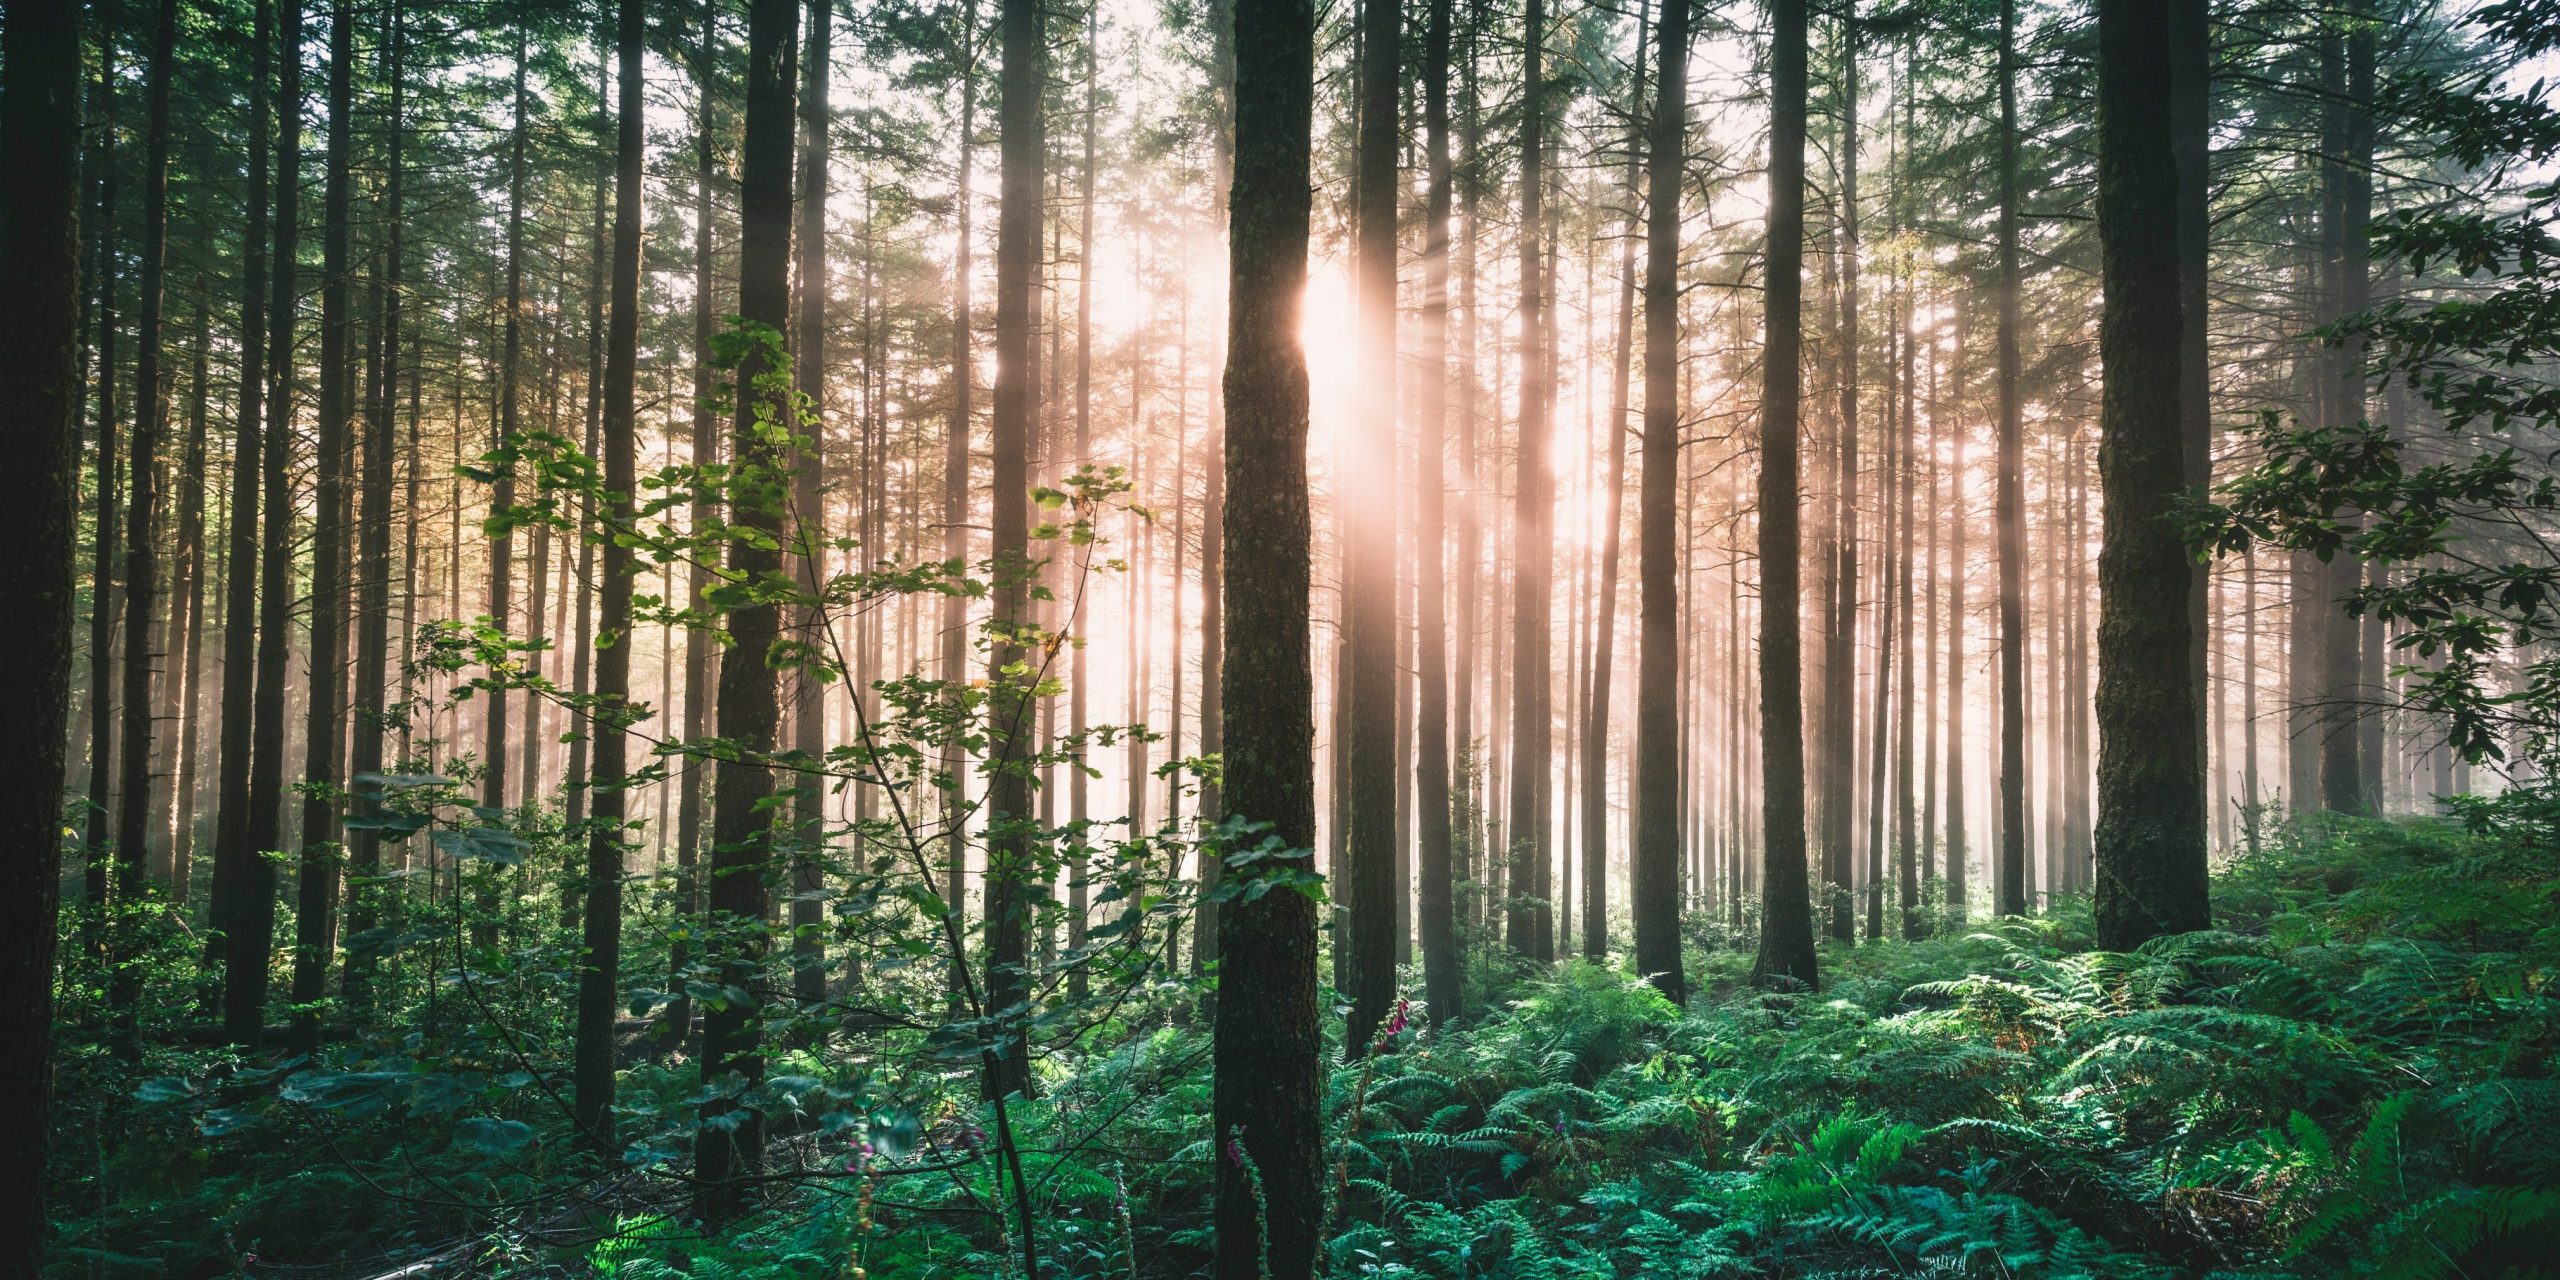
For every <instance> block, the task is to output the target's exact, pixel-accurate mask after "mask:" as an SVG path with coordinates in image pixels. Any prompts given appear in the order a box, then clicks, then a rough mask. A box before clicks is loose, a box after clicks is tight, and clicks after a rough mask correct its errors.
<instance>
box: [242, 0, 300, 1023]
mask: <svg viewBox="0 0 2560 1280" xmlns="http://www.w3.org/2000/svg"><path fill="white" fill-rule="evenodd" d="M277 16H278V21H277V24H276V44H275V47H276V49H277V51H278V52H279V53H280V54H281V55H282V56H281V57H280V58H279V59H278V61H277V68H276V70H277V90H276V103H277V108H278V119H277V138H276V201H275V213H276V227H275V231H276V248H275V256H274V257H273V258H272V259H271V260H270V261H271V265H272V267H273V276H274V280H273V284H274V286H275V288H274V292H273V293H272V294H270V295H269V297H268V300H267V320H268V324H269V326H270V327H269V329H268V333H267V374H268V383H267V388H266V393H265V395H264V396H262V397H261V399H263V400H264V401H265V403H266V427H265V430H264V431H262V432H261V433H260V439H259V450H260V452H259V467H260V471H261V474H262V478H261V480H260V488H261V490H262V492H263V498H264V501H263V506H262V508H261V513H260V514H261V520H262V524H261V528H260V538H261V540H262V548H261V551H260V553H259V561H258V600H259V604H258V677H257V687H256V689H255V691H254V693H253V695H252V699H251V701H252V703H253V712H254V717H253V718H254V721H255V725H256V728H255V732H254V738H253V741H252V745H251V748H250V763H249V857H250V861H251V863H252V864H253V865H252V867H251V877H250V879H249V881H248V884H249V890H248V892H246V893H244V894H243V895H242V896H241V901H240V904H239V916H238V925H239V927H238V928H237V929H236V930H235V931H234V932H233V934H232V936H231V940H230V942H229V944H228V945H229V950H228V951H227V953H226V955H227V957H228V961H229V965H230V972H229V977H228V980H227V982H226V987H225V996H224V1010H225V1011H224V1016H223V1022H224V1025H225V1028H226V1030H227V1031H228V1033H229V1036H230V1038H231V1040H232V1042H233V1043H235V1044H239V1045H243V1046H248V1045H255V1044H258V1043H259V1042H260V1041H261V1040H262V1039H263V1038H264V1035H265V1029H266V1005H267V988H268V981H269V980H268V961H269V957H270V955H271V953H272V952H273V951H274V949H275V924H276V869H275V864H274V863H273V862H271V861H269V860H268V856H267V855H269V854H274V853H280V852H282V851H283V846H284V745H285V681H286V678H287V676H288V674H289V673H288V671H287V661H288V659H289V657H290V640H291V637H292V631H293V606H294V597H293V506H294V503H293V486H292V480H291V478H290V472H289V471H288V470H287V464H288V462H289V460H290V455H291V452H292V447H293V376H294V375H293V348H294V336H293V335H294V321H295V319H296V318H297V316H296V306H297V301H296V300H297V299H298V298H299V296H300V293H301V271H300V267H299V255H300V250H299V249H298V248H297V247H296V246H297V244H298V242H299V240H300V238H301V233H302V213H301V204H302V198H301V197H302V3H301V0H286V3H285V4H284V5H283V6H282V7H281V8H280V9H279V10H278V11H277Z"/></svg>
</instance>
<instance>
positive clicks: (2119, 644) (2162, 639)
mask: <svg viewBox="0 0 2560 1280" xmlns="http://www.w3.org/2000/svg"><path fill="white" fill-rule="evenodd" d="M2167 43H2168V41H2167V36H2166V32H2165V30H2164V28H2163V27H2162V25H2161V24H2160V22H2159V20H2158V15H2157V12H2156V10H2154V9H2152V8H2151V7H2149V6H2146V5H2142V4H2139V3H2135V2H2134V0H2099V4H2098V147H2099V151H2098V234H2099V252H2100V266H2101V284H2102V287H2103V288H2104V290H2105V298H2106V303H2105V310H2104V311H2103V312H2102V313H2101V315H2100V318H2099V329H2098V344H2099V346H2098V350H2099V359H2100V360H2101V361H2102V362H2103V367H2104V372H2105V378H2106V384H2105V392H2104V399H2103V401H2102V407H2101V413H2102V414H2103V418H2102V421H2101V430H2102V431H2103V433H2104V438H2105V444H2104V447H2103V448H2102V449H2101V451H2100V453H2099V458H2098V473H2099V480H2100V484H2101V485H2102V486H2103V489H2104V494H2103V497H2104V501H2105V527H2104V533H2103V539H2104V540H2103V543H2102V546H2101V550H2100V552H2099V559H2098V599H2099V616H2100V622H2099V630H2098V666H2099V671H2100V679H2099V681H2098V757H2099V758H2098V827H2097V854H2098V883H2097V894H2098V897H2097V917H2098V945H2100V946H2102V947H2105V948H2107V949H2109V950H2117V951H2122V950H2130V949H2131V948H2133V947H2135V946H2137V945H2139V944H2141V943H2142V942H2143V941H2145V940H2146V939H2149V938H2152V937H2155V936H2158V935H2160V934H2163V933H2179V932H2185V931H2188V930H2193V929H2201V928H2204V927H2205V926H2206V924H2207V923H2208V915H2207V910H2206V883H2205V830H2204V824H2205V814H2204V794H2203V790H2204V774H2203V770H2202V767H2201V762H2200V761H2199V760H2197V759H2196V755H2197V751H2198V748H2199V746H2200V745H2201V744H2200V743H2199V742H2198V740H2197V737H2196V733H2195V724H2196V719H2195V683H2194V681H2193V679H2192V678H2191V675H2190V670H2189V666H2188V655H2189V642H2190V638H2191V637H2190V634H2189V620H2188V616H2187V611H2188V609H2189V608H2190V606H2191V604H2192V601H2193V596H2192V593H2191V592H2190V590H2189V587H2188V577H2189V575H2191V574H2193V573H2194V572H2195V566H2194V565H2193V564H2192V563H2191V562H2190V561H2189V560H2188V558H2187V554H2186V549H2185V546H2184V545H2183V543H2182V542H2181V541H2180V539H2179V536H2178V532H2177V529H2176V528H2175V527H2174V526H2173V525H2171V524H2170V523H2169V521H2168V519H2167V518H2166V517H2167V515H2168V512H2169V505H2170V503H2171V501H2172V499H2173V498H2174V496H2175V494H2176V491H2177V490H2178V489H2179V487H2180V484H2181V481H2182V480H2183V478H2184V474H2185V461H2184V441H2183V435H2184V432H2183V424H2182V422H2181V419H2180V416H2179V388H2178V361H2179V355H2178V349H2179V341H2180V331H2181V326H2182V325H2184V324H2185V323H2186V322H2187V321H2186V318H2185V316H2184V314H2183V311H2182V308H2181V305H2180V303H2179V292H2178V291H2179V279H2178V274H2179V265H2180V264H2179V253H2178V235H2177V186H2178V175H2177V164H2176V160H2175V156H2174V154H2173V151H2174V148H2173V147H2172V145H2171V137H2172V130H2171V128H2170V93H2169V75H2168V65H2167V64H2168V49H2167V48H2166V47H2165V46H2166V45H2167Z"/></svg>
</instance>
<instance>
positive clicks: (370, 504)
mask: <svg viewBox="0 0 2560 1280" xmlns="http://www.w3.org/2000/svg"><path fill="white" fill-rule="evenodd" d="M404 24H405V15H404V13H403V11H402V10H401V8H400V6H398V5H393V6H391V9H390V14H389V17H388V26H389V28H390V29H389V31H388V32H387V33H386V35H387V43H388V46H389V51H388V53H387V54H386V56H385V61H384V67H385V74H386V78H387V79H389V81H390V82H391V119H390V128H389V129H387V130H386V131H385V132H386V134H387V135H388V142H387V154H386V155H385V156H384V161H383V163H384V169H385V177H384V181H383V196H382V211H381V212H382V219H383V231H384V235H385V243H384V247H383V264H382V277H381V278H380V279H379V280H378V281H377V282H376V285H375V288H376V292H377V293H378V294H379V296H380V301H381V328H380V332H379V333H378V334H377V335H376V338H377V340H378V341H379V342H380V343H381V348H382V360H381V367H380V371H379V373H378V374H377V376H376V378H375V381H374V386H373V391H372V396H371V400H372V404H371V408H372V413H371V414H370V416H369V420H368V421H367V423H366V425H365V437H364V484H363V491H362V493H361V495H360V497H359V501H360V502H361V503H362V509H361V511H360V512H359V513H358V516H357V532H356V543H357V551H356V558H357V563H356V591H357V600H356V647H355V657H356V675H355V715H354V717H353V719H354V728H355V746H354V750H353V751H351V752H350V753H349V762H348V775H349V778H350V780H351V782H352V784H353V790H354V792H355V795H356V803H357V805H358V812H360V813H370V812H371V811H372V809H373V808H374V806H373V803H372V801H371V798H370V792H371V790H372V789H371V788H370V787H368V786H367V784H366V783H365V782H364V777H365V775H367V774H371V773H379V772H380V771H381V770H382V747H383V730H384V716H385V713H386V711H387V710H388V708H387V706H386V700H387V698H388V696H389V694H388V679H389V662H390V658H391V654H390V647H391V472H392V468H393V465H394V464H393V454H394V450H393V448H392V440H393V432H392V413H393V409H392V406H393V402H394V400H395V398H396V389H397V387H398V383H399V356H400V326H401V320H402V316H401V308H400V301H401V299H400V290H401V280H400V275H401V271H402V268H403V263H402V251H403V249H404V247H405V246H404V245H403V243H402V233H403V220H404V217H405V209H404V207H403V203H402V199H403V196H402V190H401V183H402V179H403V178H404V176H405V175H404V174H403V172H402V160H401V146H402V142H403V141H404V137H403V131H404V129H405V128H406V123H407V122H406V121H405V119H404V118H403V115H402V108H403V103H404V86H403V83H402V80H403V74H404V72H403V67H402V62H401V58H402V52H403V51H402V47H401V46H402V43H403V40H404V38H405V25H404ZM347 844H348V855H349V856H348V866H349V868H350V876H351V883H350V884H349V885H348V889H347V939H348V943H347V945H348V948H349V949H348V954H347V961H346V964H347V968H346V978H345V982H346V997H347V1004H348V1006H349V1007H350V1008H355V1009H361V1008H364V1007H365V1005H366V1003H367V1001H368V1000H369V999H370V998H371V991H370V982H371V978H372V972H373V968H374V960H373V957H374V955H375V954H376V951H377V948H375V947H374V945H373V944H372V942H371V941H370V940H369V939H366V938H365V935H366V934H367V933H369V932H371V931H372V929H373V928H374V926H375V924H376V923H377V922H378V920H379V919H380V911H379V909H378V907H377V906H376V899H377V898H378V897H379V896H380V895H381V894H382V892H383V886H382V885H380V884H377V883H376V881H377V880H378V879H379V877H380V876H381V874H382V842H381V840H380V839H379V838H378V837H377V836H376V835H375V834H374V833H373V832H372V831H371V830H365V829H359V830H356V831H354V832H352V833H351V834H350V835H349V838H348V841H347Z"/></svg>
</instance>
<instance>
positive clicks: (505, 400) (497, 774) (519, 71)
mask: <svg viewBox="0 0 2560 1280" xmlns="http://www.w3.org/2000/svg"><path fill="white" fill-rule="evenodd" d="M525 40H526V37H525V33H524V31H523V29H522V28H521V26H519V28H518V30H517V32H516V52H515V78H514V103H515V123H514V125H513V127H512V128H510V129H509V130H508V132H507V262H506V277H507V297H506V302H505V303H504V307H505V316H504V320H503V330H502V335H503V336H502V337H501V338H500V343H501V349H500V352H499V356H498V432H497V439H496V440H495V441H493V442H492V443H493V444H494V445H495V446H496V447H499V448H504V447H506V446H507V445H508V443H509V442H511V441H513V440H514V439H515V437H516V381H517V378H518V376H519V374H520V372H521V370H522V367H523V355H524V184H525V159H524V147H525V57H526V48H525ZM515 499H516V485H515V479H514V476H513V473H512V471H510V470H501V471H500V472H499V473H498V482H497V483H496V484H495V485H492V486H491V487H490V491H489V502H490V505H491V508H492V509H493V510H503V509H505V508H506V507H508V506H510V505H512V504H513V503H514V502H515ZM541 591H542V585H541V583H540V581H539V580H537V581H536V582H535V584H534V594H535V595H537V596H539V595H540V594H541ZM514 592H515V538H514V536H513V535H512V534H507V533H501V534H499V535H497V536H496V537H495V538H492V539H491V540H490V542H489V620H490V624H491V625H493V626H495V627H496V628H497V629H498V630H499V631H500V632H501V633H504V632H505V631H506V629H507V625H508V618H507V615H508V612H509V611H510V610H511V609H512V608H513V606H514V601H513V598H512V597H513V595H514ZM485 714H486V715H487V716H488V722H487V723H488V730H487V733H486V740H485V741H484V742H483V744H482V753H483V756H482V762H481V763H482V770H483V771H482V773H481V775H480V802H481V803H482V804H485V805H488V806H489V807H491V808H493V809H503V808H505V807H506V805H507V736H508V735H507V694H506V690H504V689H492V690H490V691H489V706H488V710H487V712H486V713H485ZM496 905H497V904H496V902H495V901H494V900H493V899H491V898H488V897H486V896H484V897H483V899H482V901H481V903H480V906H481V909H482V910H483V912H488V911H491V910H493V909H494V908H495V907H496ZM496 942H497V922H496V921H495V920H494V919H492V920H484V921H481V922H479V923H478V924H476V925H475V926H474V928H473V936H472V943H473V945H474V946H480V947H487V946H491V945H494V944H495V943H496Z"/></svg>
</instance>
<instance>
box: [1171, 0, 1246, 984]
mask: <svg viewBox="0 0 2560 1280" xmlns="http://www.w3.org/2000/svg"><path fill="white" fill-rule="evenodd" d="M1208 15H1209V94H1210V102H1211V110H1212V112H1214V113H1215V114H1214V118H1213V119H1212V120H1211V121H1210V125H1209V138H1210V151H1211V154H1212V159H1211V167H1210V177H1209V182H1210V191H1209V216H1210V218H1211V219H1212V222H1213V224H1214V225H1218V226H1224V225H1225V224H1226V221H1227V188H1228V186H1229V184H1231V183H1232V182H1233V181H1234V180H1235V84H1236V41H1235V26H1236V19H1235V4H1234V0H1209V4H1208ZM1190 358H1191V348H1190V345H1189V344H1188V343H1187V342H1186V343H1185V344H1184V346H1183V360H1184V361H1185V362H1186V363H1185V366H1184V367H1185V368H1186V369H1187V368H1188V367H1189V365H1188V361H1189V360H1190ZM1208 412H1209V440H1208V446H1207V449H1208V462H1207V465H1206V466H1204V467H1203V468H1202V469H1201V471H1202V474H1201V482H1200V753H1201V754H1202V755H1204V756H1214V755H1217V754H1219V753H1220V752H1222V751H1224V750H1225V749H1226V741H1227V720H1226V706H1225V700H1224V699H1223V698H1222V697H1221V696H1220V693H1219V690H1220V689H1221V688H1223V687H1224V684H1225V680H1226V644H1227V641H1226V636H1227V631H1226V622H1227V608H1226V591H1225V587H1224V582H1225V559H1226V532H1225V529H1226V505H1227V468H1226V464H1225V459H1226V453H1227V427H1226V423H1227V415H1226V397H1225V396H1224V395H1211V396H1210V397H1209V409H1208ZM1198 807H1199V817H1200V825H1201V827H1202V828H1203V829H1204V830H1205V829H1208V828H1211V827H1214V826H1216V825H1217V823H1218V821H1219V819H1221V818H1223V817H1225V816H1226V792H1225V788H1224V783H1223V780H1222V779H1221V778H1220V777H1219V775H1217V774H1214V773H1213V774H1211V775H1210V776H1209V777H1207V778H1205V779H1202V780H1201V783H1200V798H1199V802H1198ZM1224 870H1225V868H1224V866H1223V865H1222V864H1221V863H1220V862H1219V861H1218V859H1217V857H1216V856H1215V855H1214V854H1211V853H1209V852H1207V851H1206V850H1203V852H1202V854H1201V858H1200V905H1199V908H1198V910H1197V912H1196V913H1195V918H1194V924H1193V929H1192V937H1193V944H1192V949H1191V971H1192V973H1193V974H1195V975H1198V974H1204V973H1207V972H1208V971H1209V969H1210V968H1211V967H1212V966H1214V965H1215V964H1216V963H1217V960H1218V935H1219V926H1218V917H1219V915H1220V913H1221V912H1222V911H1223V910H1224V908H1223V906H1222V905H1221V904H1220V903H1219V902H1218V901H1217V896H1218V893H1217V889H1218V879H1219V876H1220V873H1221V872H1223V871H1224ZM1211 1011H1212V1012H1214V1001H1212V1009H1211Z"/></svg>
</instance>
